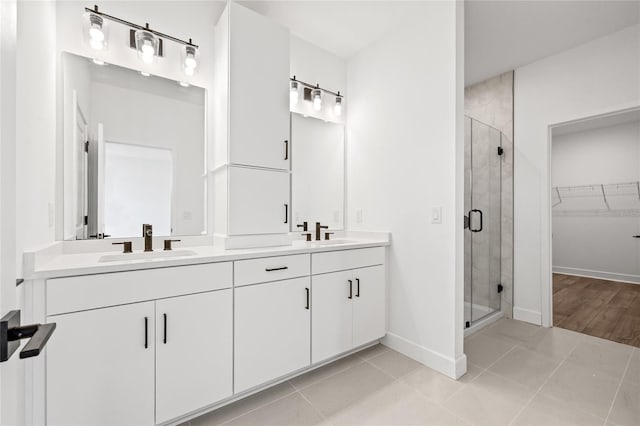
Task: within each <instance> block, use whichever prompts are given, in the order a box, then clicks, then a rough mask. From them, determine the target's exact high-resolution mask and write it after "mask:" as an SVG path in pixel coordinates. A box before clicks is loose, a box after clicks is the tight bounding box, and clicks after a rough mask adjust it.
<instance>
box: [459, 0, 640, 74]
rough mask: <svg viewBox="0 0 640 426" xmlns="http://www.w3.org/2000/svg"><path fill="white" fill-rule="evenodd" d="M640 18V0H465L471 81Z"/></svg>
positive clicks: (592, 38) (516, 66)
mask: <svg viewBox="0 0 640 426" xmlns="http://www.w3.org/2000/svg"><path fill="white" fill-rule="evenodd" d="M638 22H640V1H613V0H595V1H594V0H592V1H484V0H467V1H466V2H465V85H469V84H473V83H477V82H479V81H482V80H485V79H487V78H490V77H493V76H495V75H498V74H500V73H502V72H505V71H509V70H513V69H516V68H518V67H520V66H523V65H526V64H529V63H531V62H535V61H537V60H539V59H542V58H544V57H547V56H551V55H553V54H556V53H559V52H561V51H563V50H566V49H569V48H571V47H574V46H578V45H580V44H583V43H585V42H587V41H589V40H594V39H596V38H599V37H602V36H604V35H606V34H610V33H613V32H616V31H618V30H620V29H622V28H624V27H628V26H630V25H634V24H637V23H638Z"/></svg>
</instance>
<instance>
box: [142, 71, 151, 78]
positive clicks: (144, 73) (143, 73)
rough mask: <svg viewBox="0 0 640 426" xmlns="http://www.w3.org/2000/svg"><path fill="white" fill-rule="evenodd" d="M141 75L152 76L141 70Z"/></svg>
mask: <svg viewBox="0 0 640 426" xmlns="http://www.w3.org/2000/svg"><path fill="white" fill-rule="evenodd" d="M140 75H141V76H143V77H150V76H151V74H150V73H148V72H146V71H140Z"/></svg>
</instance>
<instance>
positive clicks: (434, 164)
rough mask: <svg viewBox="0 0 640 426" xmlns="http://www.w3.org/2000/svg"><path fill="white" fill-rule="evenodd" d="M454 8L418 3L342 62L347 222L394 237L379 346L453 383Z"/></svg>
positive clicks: (458, 203)
mask: <svg viewBox="0 0 640 426" xmlns="http://www.w3.org/2000/svg"><path fill="white" fill-rule="evenodd" d="M460 9H461V8H460ZM460 9H457V7H456V4H455V3H453V2H425V3H424V4H422V5H421V8H420V13H416V14H415V16H414V18H415V21H412V22H407V23H406V24H405V25H403V27H402V28H398V29H395V30H393V31H392V32H391V33H389V34H388V35H387V36H386V37H384V38H383V39H381V40H379V41H378V42H376V43H374V44H372V45H370V46H369V47H367V48H365V49H363V50H362V51H360V52H359V53H358V54H357V55H356V56H355V57H354V58H353V59H351V60H349V62H348V87H349V105H350V110H349V120H348V126H347V128H348V139H347V140H348V142H347V145H348V155H347V162H348V167H347V170H348V178H347V182H348V217H349V220H348V223H349V229H352V230H388V231H390V232H391V234H392V238H393V240H392V244H391V247H390V255H389V263H388V265H389V318H388V330H389V333H388V337H387V338H386V343H387V344H389V345H390V346H391V347H393V348H395V349H397V350H400V351H401V352H403V353H405V354H407V355H409V356H411V357H413V358H415V359H418V360H420V361H421V362H423V363H425V364H426V365H428V366H430V367H432V368H435V369H437V370H439V371H441V372H443V373H445V374H447V375H449V376H451V377H459V376H460V375H462V374H463V373H464V371H465V368H466V358H465V357H464V355H463V354H462V326H463V323H462V321H463V320H462V291H463V288H462V285H463V281H462V278H463V277H462V247H463V244H462V229H463V226H462V217H463V214H462V201H463V200H462V189H463V187H462V179H461V176H462V171H463V160H464V159H463V152H462V149H463V139H462V134H463V132H462V131H461V130H462V129H461V125H462V121H463V120H462V119H463V111H462V103H463V82H462V78H461V76H462V74H461V72H460V71H461V68H460V67H461V57H460V53H461V52H462V51H463V50H462V46H459V45H457V44H458V42H459V41H460V40H461V34H460V32H461V30H462V15H461V11H460ZM457 49H458V50H457ZM457 53H458V54H457ZM416 82H420V84H416ZM435 206H441V207H442V211H443V213H442V216H443V220H442V224H439V225H435V224H431V222H430V218H431V208H432V207H435ZM360 216H361V220H359V219H360Z"/></svg>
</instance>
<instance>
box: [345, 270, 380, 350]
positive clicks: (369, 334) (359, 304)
mask: <svg viewBox="0 0 640 426" xmlns="http://www.w3.org/2000/svg"><path fill="white" fill-rule="evenodd" d="M353 280H354V297H353V347H357V346H360V345H364V344H365V343H369V342H371V341H373V340H376V339H379V338H381V337H382V336H384V335H385V333H386V328H387V327H386V303H385V299H386V297H385V293H386V288H385V271H384V266H372V267H370V268H362V269H355V270H353Z"/></svg>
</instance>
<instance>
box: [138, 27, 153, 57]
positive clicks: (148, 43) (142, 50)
mask: <svg viewBox="0 0 640 426" xmlns="http://www.w3.org/2000/svg"><path fill="white" fill-rule="evenodd" d="M136 49H137V50H138V57H139V58H140V59H142V62H144V63H145V64H152V63H153V62H154V61H155V59H156V56H157V54H158V37H156V36H155V35H154V34H153V33H152V32H150V31H147V30H138V31H136Z"/></svg>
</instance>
